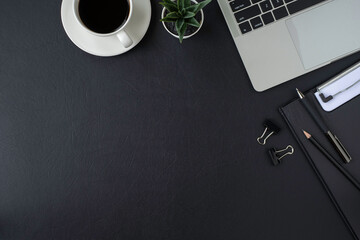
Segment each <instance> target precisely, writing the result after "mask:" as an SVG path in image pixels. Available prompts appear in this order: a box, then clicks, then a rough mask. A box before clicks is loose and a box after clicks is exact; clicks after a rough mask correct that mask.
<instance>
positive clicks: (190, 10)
mask: <svg viewBox="0 0 360 240" xmlns="http://www.w3.org/2000/svg"><path fill="white" fill-rule="evenodd" d="M211 1H212V0H205V1H202V2H199V3H196V4H194V3H192V2H191V0H175V1H172V0H162V1H161V2H160V3H159V4H161V5H162V6H164V7H165V8H166V10H167V12H168V13H167V14H166V16H165V17H164V18H162V19H161V20H160V21H163V22H173V23H175V28H176V31H177V33H178V35H179V40H180V43H181V42H182V41H183V38H184V34H185V31H186V29H187V28H188V26H194V27H196V28H199V27H200V23H199V22H198V21H197V20H196V19H195V16H196V14H198V12H199V11H200V10H201V9H203V8H204V7H205V6H206V5H208V4H209V3H210V2H211Z"/></svg>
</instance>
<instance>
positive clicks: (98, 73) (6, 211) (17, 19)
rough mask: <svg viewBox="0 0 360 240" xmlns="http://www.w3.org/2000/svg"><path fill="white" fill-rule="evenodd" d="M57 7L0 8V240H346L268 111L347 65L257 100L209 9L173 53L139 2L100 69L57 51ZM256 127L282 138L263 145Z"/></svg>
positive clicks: (43, 0) (20, 2)
mask: <svg viewBox="0 0 360 240" xmlns="http://www.w3.org/2000/svg"><path fill="white" fill-rule="evenodd" d="M60 6H61V1H60V0H57V1H49V0H37V1H28V0H17V1H10V0H2V1H0V113H1V114H0V239H1V240H18V239H19V240H20V239H21V240H22V239H24V240H28V239H55V240H58V239H59V240H60V239H64V240H71V239H84V240H90V239H121V240H127V239H129V240H130V239H131V240H132V239H134V240H135V239H136V240H138V239H146V240H150V239H154V240H160V239H166V240H177V239H178V240H185V239H186V240H191V239H196V240H200V239H209V240H210V239H211V240H212V239H219V240H220V239H221V240H230V239H236V240H239V239H277V240H279V239H284V240H289V239H299V240H300V239H301V240H302V239H327V240H331V239H334V240H338V239H342V240H346V239H352V237H351V235H350V233H349V232H348V230H347V229H346V227H345V225H344V224H343V222H342V220H341V218H340V216H339V214H338V213H337V211H336V209H335V207H334V206H333V204H332V203H331V201H330V200H329V198H328V196H327V195H326V192H325V190H324V189H323V187H322V185H321V184H320V182H319V181H318V179H317V177H316V175H315V173H314V172H313V171H312V169H311V167H310V165H309V163H308V162H307V160H306V159H305V157H304V155H303V153H302V152H301V150H300V148H299V146H298V145H297V143H296V142H295V140H294V139H293V137H292V136H291V134H290V131H289V130H288V129H287V127H286V125H285V123H284V121H283V120H282V118H281V116H280V114H279V113H278V107H280V106H282V105H283V104H285V103H287V102H288V101H290V100H291V99H293V98H295V97H296V94H295V91H294V89H295V87H298V88H300V89H302V90H304V91H305V90H307V89H310V88H312V87H314V86H315V85H317V84H319V83H321V82H323V81H325V80H326V79H328V78H329V77H331V76H333V75H334V74H336V73H338V72H340V71H341V70H342V69H344V68H346V67H348V66H350V65H351V64H353V63H355V62H356V61H358V60H360V54H355V55H352V56H350V57H347V58H346V59H343V60H341V61H338V62H336V63H334V64H331V65H329V66H326V67H324V68H322V69H319V70H317V71H315V72H312V73H310V74H307V75H305V76H302V77H300V78H298V79H296V80H293V81H291V82H288V83H285V84H283V85H281V86H278V87H276V88H273V89H271V90H268V91H266V92H263V93H257V92H255V90H253V88H252V87H251V84H250V81H249V79H248V76H247V74H246V71H245V69H244V66H243V64H242V61H241V58H240V57H239V55H238V52H237V50H236V48H235V45H234V43H233V40H232V38H231V36H230V33H229V31H228V29H227V26H226V24H225V21H224V18H223V16H222V14H221V11H220V9H219V7H218V5H217V3H216V1H213V3H212V4H210V5H209V6H208V7H207V8H205V24H204V26H203V28H202V29H201V31H200V32H199V33H198V34H197V35H196V36H195V37H193V38H191V39H190V40H186V41H185V42H184V43H183V44H182V45H181V44H179V43H178V41H177V40H176V39H175V38H173V37H172V36H170V35H169V34H168V33H167V32H166V31H165V30H164V28H163V26H162V25H161V23H160V22H159V17H160V11H161V7H160V6H159V5H158V4H157V1H152V7H153V9H152V20H151V25H150V28H149V30H148V32H147V34H146V36H145V38H144V39H143V40H142V42H141V43H140V44H139V45H138V46H137V47H136V48H134V49H133V50H131V51H130V52H128V53H126V54H123V55H120V56H116V57H111V58H101V57H95V56H92V55H89V54H87V53H85V52H83V51H81V50H80V49H78V48H77V47H76V46H75V45H74V44H73V43H72V42H71V41H70V40H69V38H68V37H67V35H66V33H65V31H64V30H63V27H62V24H61V19H60ZM265 118H271V119H273V120H274V121H275V122H277V123H278V124H279V125H280V126H281V128H282V131H281V132H280V133H279V134H278V135H277V136H274V137H272V138H270V139H269V144H268V145H267V146H266V147H263V146H260V145H259V144H258V143H257V142H256V137H258V136H259V135H260V134H261V133H262V131H263V127H262V122H263V120H264V119H265ZM288 144H292V145H293V146H294V147H295V154H294V155H293V156H291V157H288V158H287V159H286V160H284V162H283V164H282V165H280V166H279V167H273V166H272V165H271V163H270V159H269V158H268V157H267V153H266V149H267V148H270V147H276V148H282V147H285V146H286V145H288Z"/></svg>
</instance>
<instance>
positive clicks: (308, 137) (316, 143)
mask: <svg viewBox="0 0 360 240" xmlns="http://www.w3.org/2000/svg"><path fill="white" fill-rule="evenodd" d="M303 132H304V135H305V137H306V138H307V139H308V140H309V141H310V142H311V143H312V144H313V145H314V146H315V147H316V148H317V149H319V150H320V152H322V153H323V154H324V155H325V156H326V157H327V159H329V160H330V162H331V163H332V164H333V165H334V166H335V167H336V168H337V169H338V170H339V171H340V172H341V173H342V174H344V176H345V177H346V178H347V179H349V181H350V182H351V183H352V184H353V185H354V186H355V187H356V188H357V189H358V190H360V183H359V182H358V180H356V178H354V177H353V176H352V175H351V174H350V173H349V172H348V171H347V170H346V169H345V168H344V167H343V166H341V165H340V164H339V163H338V161H337V160H336V159H335V158H334V157H333V156H331V155H330V153H328V151H327V150H326V149H325V148H324V147H323V146H321V144H320V143H319V142H318V141H317V140H316V139H315V138H314V137H313V136H311V134H310V133H308V132H306V131H304V130H303Z"/></svg>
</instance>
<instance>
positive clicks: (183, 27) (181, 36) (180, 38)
mask: <svg viewBox="0 0 360 240" xmlns="http://www.w3.org/2000/svg"><path fill="white" fill-rule="evenodd" d="M186 29H187V24H186V23H184V24H183V26H182V27H181V29H180V31H179V32H178V33H179V41H180V43H182V41H183V39H184V34H185V31H186Z"/></svg>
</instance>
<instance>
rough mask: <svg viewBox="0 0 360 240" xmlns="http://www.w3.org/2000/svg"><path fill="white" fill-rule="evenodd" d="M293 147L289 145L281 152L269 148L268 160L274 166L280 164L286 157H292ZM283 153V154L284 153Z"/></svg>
mask: <svg viewBox="0 0 360 240" xmlns="http://www.w3.org/2000/svg"><path fill="white" fill-rule="evenodd" d="M294 151H295V150H294V148H293V146H291V145H289V146H287V147H286V148H285V149H282V150H276V149H275V148H271V149H270V150H269V155H270V158H271V160H272V162H273V164H274V166H276V165H278V164H280V163H281V159H282V158H284V157H285V156H287V155H292V154H293V153H294ZM284 152H285V153H284Z"/></svg>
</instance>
